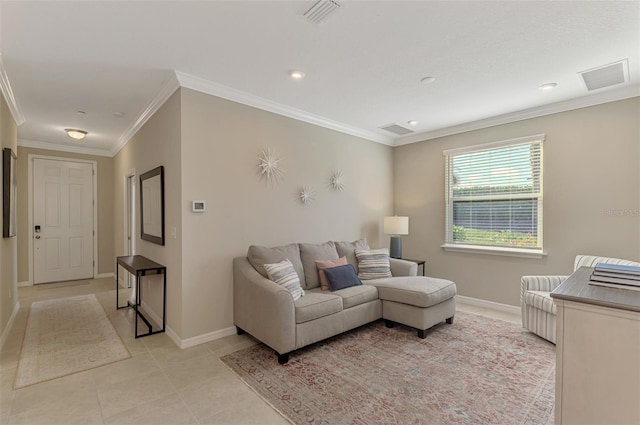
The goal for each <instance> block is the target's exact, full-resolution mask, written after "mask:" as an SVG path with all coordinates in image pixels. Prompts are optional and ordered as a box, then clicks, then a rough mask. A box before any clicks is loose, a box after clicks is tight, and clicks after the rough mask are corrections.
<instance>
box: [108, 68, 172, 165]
mask: <svg viewBox="0 0 640 425" xmlns="http://www.w3.org/2000/svg"><path fill="white" fill-rule="evenodd" d="M178 88H180V84H179V83H178V80H177V78H176V76H175V75H173V74H172V75H171V77H170V78H168V79H167V81H165V83H164V84H163V85H162V87H161V88H160V91H159V92H158V94H156V96H155V97H154V98H153V99H151V101H150V102H149V104H148V105H147V107H146V108H144V110H143V111H142V113H141V114H140V116H138V119H137V120H136V121H135V122H134V123H133V124H132V125H131V127H129V128H128V129H127V130H126V131H125V132H124V133H122V135H121V136H120V137H119V138H118V142H117V143H116V144H115V146H114V147H113V149H112V150H111V153H110V155H111V156H116V155H117V154H118V152H120V150H121V149H122V148H123V147H125V145H126V144H127V143H129V140H131V138H132V137H133V136H134V135H135V134H136V133H137V132H138V130H140V128H142V126H143V125H144V124H145V123H146V122H147V121H148V120H149V118H151V117H152V116H153V114H155V113H156V112H157V111H158V109H160V107H161V106H162V105H164V103H165V102H166V101H167V100H168V99H169V98H170V97H171V95H173V93H175V91H176V90H178Z"/></svg>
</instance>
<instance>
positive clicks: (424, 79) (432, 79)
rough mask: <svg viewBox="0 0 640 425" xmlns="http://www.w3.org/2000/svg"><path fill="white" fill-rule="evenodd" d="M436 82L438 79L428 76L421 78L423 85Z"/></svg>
mask: <svg viewBox="0 0 640 425" xmlns="http://www.w3.org/2000/svg"><path fill="white" fill-rule="evenodd" d="M435 80H436V77H432V76H428V77H422V78H420V82H421V83H422V84H431V83H433V82H434V81H435Z"/></svg>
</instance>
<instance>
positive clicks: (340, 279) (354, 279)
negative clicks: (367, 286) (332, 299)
mask: <svg viewBox="0 0 640 425" xmlns="http://www.w3.org/2000/svg"><path fill="white" fill-rule="evenodd" d="M324 274H325V275H326V276H327V280H328V281H329V288H331V291H332V292H333V291H337V290H339V289H344V288H350V287H351V286H357V285H362V282H360V279H358V275H357V274H356V269H355V268H354V267H353V266H352V265H351V264H347V265H344V266H337V267H331V268H328V269H324Z"/></svg>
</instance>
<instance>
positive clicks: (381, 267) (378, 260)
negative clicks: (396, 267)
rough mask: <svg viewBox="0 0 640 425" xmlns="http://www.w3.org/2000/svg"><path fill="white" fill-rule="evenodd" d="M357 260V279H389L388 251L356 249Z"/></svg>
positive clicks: (385, 249) (384, 249)
mask: <svg viewBox="0 0 640 425" xmlns="http://www.w3.org/2000/svg"><path fill="white" fill-rule="evenodd" d="M356 258H357V259H358V277H359V278H360V279H362V280H369V279H380V278H385V277H391V266H390V265H389V250H388V249H387V248H383V249H373V250H371V251H367V250H363V249H356Z"/></svg>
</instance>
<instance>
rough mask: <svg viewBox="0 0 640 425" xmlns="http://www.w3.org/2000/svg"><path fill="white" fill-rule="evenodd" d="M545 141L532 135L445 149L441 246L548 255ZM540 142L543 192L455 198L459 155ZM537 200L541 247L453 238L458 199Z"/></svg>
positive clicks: (454, 250)
mask: <svg viewBox="0 0 640 425" xmlns="http://www.w3.org/2000/svg"><path fill="white" fill-rule="evenodd" d="M544 141H545V135H544V134H536V135H532V136H526V137H519V138H515V139H508V140H502V141H499V142H491V143H483V144H479V145H473V146H466V147H461V148H454V149H447V150H444V151H443V152H442V155H443V156H444V161H445V176H444V177H445V235H444V236H445V242H444V244H443V245H441V248H443V249H444V250H446V251H453V252H471V253H477V254H490V255H506V256H515V257H525V258H542V257H543V256H545V255H546V252H544V248H543V247H544V245H543V205H544V202H543V201H544V196H543V195H544V190H543V181H544V178H543V177H544V166H543V152H544V150H543V146H544ZM536 143H538V144H539V150H540V158H539V167H538V170H537V171H538V175H539V177H538V179H539V192H538V193H513V194H506V195H505V194H496V195H479V196H460V197H455V198H454V197H453V186H454V184H453V181H452V179H453V167H452V162H453V159H454V157H455V156H458V155H463V154H469V153H476V152H486V151H490V150H493V149H500V148H505V147H508V146H519V145H520V146H521V145H529V146H532V145H534V144H536ZM532 198H533V199H537V204H538V214H537V246H536V247H511V246H502V245H490V244H480V243H461V242H454V241H453V228H454V225H453V204H454V201H465V200H467V201H468V200H474V201H482V200H518V199H532Z"/></svg>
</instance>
